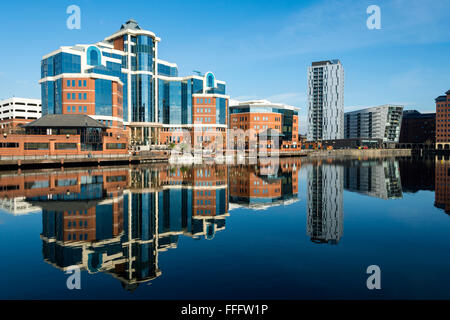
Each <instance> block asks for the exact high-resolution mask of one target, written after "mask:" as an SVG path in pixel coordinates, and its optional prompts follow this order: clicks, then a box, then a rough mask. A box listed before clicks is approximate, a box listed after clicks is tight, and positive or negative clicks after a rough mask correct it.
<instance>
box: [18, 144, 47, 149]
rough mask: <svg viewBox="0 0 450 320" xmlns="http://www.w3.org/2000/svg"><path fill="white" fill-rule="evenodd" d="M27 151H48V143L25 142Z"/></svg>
mask: <svg viewBox="0 0 450 320" xmlns="http://www.w3.org/2000/svg"><path fill="white" fill-rule="evenodd" d="M24 149H25V150H48V143H38V142H25V145H24Z"/></svg>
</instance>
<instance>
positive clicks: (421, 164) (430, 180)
mask: <svg viewBox="0 0 450 320" xmlns="http://www.w3.org/2000/svg"><path fill="white" fill-rule="evenodd" d="M397 161H398V164H399V168H400V178H401V185H402V190H403V192H410V193H415V192H417V191H420V190H430V191H434V184H435V174H436V169H435V163H434V159H433V160H430V159H414V158H406V159H405V158H400V159H398V160H397Z"/></svg>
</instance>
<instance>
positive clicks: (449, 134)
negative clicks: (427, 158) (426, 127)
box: [435, 90, 450, 150]
mask: <svg viewBox="0 0 450 320" xmlns="http://www.w3.org/2000/svg"><path fill="white" fill-rule="evenodd" d="M435 101H436V149H438V150H449V149H450V123H449V119H450V112H449V110H450V90H449V91H447V92H446V93H445V95H443V96H439V97H437V98H436V100H435Z"/></svg>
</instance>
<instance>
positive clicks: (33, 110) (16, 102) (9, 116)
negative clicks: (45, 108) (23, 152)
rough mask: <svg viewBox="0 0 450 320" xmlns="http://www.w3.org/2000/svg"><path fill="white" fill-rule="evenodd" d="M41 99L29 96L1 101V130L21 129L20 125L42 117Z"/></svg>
mask: <svg viewBox="0 0 450 320" xmlns="http://www.w3.org/2000/svg"><path fill="white" fill-rule="evenodd" d="M41 114H42V111H41V100H39V99H28V98H16V97H13V98H9V99H5V100H1V101H0V132H1V133H13V132H16V131H17V130H19V131H20V127H19V125H21V124H25V123H28V122H31V121H34V120H36V119H38V118H40V117H41Z"/></svg>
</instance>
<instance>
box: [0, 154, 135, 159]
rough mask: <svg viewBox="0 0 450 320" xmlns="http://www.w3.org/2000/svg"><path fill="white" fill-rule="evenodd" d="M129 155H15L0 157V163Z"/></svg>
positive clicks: (107, 157) (126, 156)
mask: <svg viewBox="0 0 450 320" xmlns="http://www.w3.org/2000/svg"><path fill="white" fill-rule="evenodd" d="M129 157H131V155H130V154H128V153H126V154H123V153H121V154H58V155H37V154H36V155H27V156H25V155H23V156H22V155H15V156H0V161H8V160H9V161H14V160H65V159H86V160H89V159H112V158H129Z"/></svg>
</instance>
